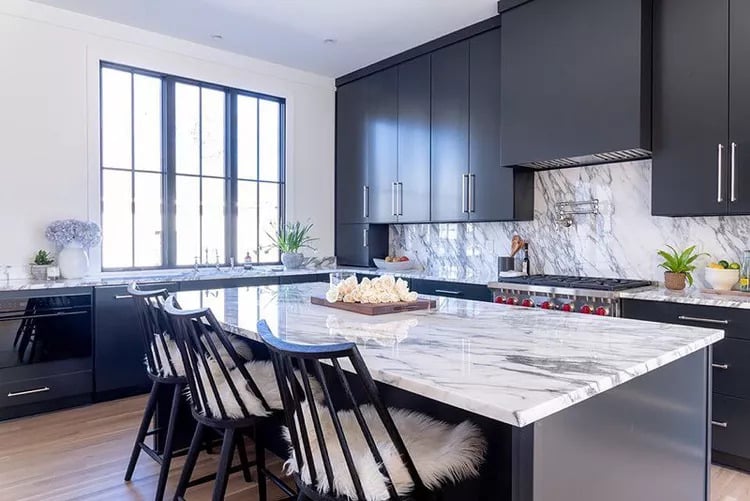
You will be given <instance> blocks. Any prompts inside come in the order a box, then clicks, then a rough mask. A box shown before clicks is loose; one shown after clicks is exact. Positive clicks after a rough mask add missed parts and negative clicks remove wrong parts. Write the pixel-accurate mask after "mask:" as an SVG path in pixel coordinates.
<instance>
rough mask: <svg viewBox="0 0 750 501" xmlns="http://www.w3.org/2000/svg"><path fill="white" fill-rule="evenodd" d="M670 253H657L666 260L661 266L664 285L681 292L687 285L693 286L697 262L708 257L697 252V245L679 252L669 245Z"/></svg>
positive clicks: (661, 251)
mask: <svg viewBox="0 0 750 501" xmlns="http://www.w3.org/2000/svg"><path fill="white" fill-rule="evenodd" d="M667 247H668V248H669V251H666V250H660V251H658V252H657V254H659V256H661V257H662V258H663V259H664V262H663V263H660V264H659V266H660V267H662V268H664V269H665V270H666V271H665V272H664V285H665V286H666V288H667V289H671V290H676V291H681V290H683V289H684V288H685V283H686V282H687V283H688V284H690V285H693V271H695V264H694V263H695V260H696V259H698V258H699V257H700V256H707V255H708V254H706V253H705V252H701V253H698V252H695V245H691V246H690V247H688V248H687V249H685V250H683V251H678V250H677V249H675V248H674V247H672V246H671V245H667Z"/></svg>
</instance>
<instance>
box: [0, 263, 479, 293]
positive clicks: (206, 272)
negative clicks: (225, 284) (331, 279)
mask: <svg viewBox="0 0 750 501" xmlns="http://www.w3.org/2000/svg"><path fill="white" fill-rule="evenodd" d="M334 271H339V272H350V273H369V274H379V275H382V274H385V273H390V274H391V275H395V276H397V277H405V278H418V279H423V280H438V281H454V282H462V283H469V284H480V285H486V284H487V283H488V282H490V281H491V280H492V277H477V276H472V275H468V276H467V275H463V274H462V273H457V274H454V275H452V276H434V275H430V274H428V273H426V272H424V271H421V270H406V271H398V272H393V271H385V270H379V269H377V268H353V267H340V268H339V267H328V268H302V269H297V270H284V269H280V267H278V266H257V267H254V268H253V269H251V270H243V269H242V268H235V269H234V270H229V268H222V269H221V270H216V269H215V268H202V269H200V271H198V272H197V273H196V272H195V271H194V270H193V269H174V270H150V271H134V272H122V273H99V274H92V275H90V276H87V277H84V278H80V279H74V280H64V279H61V280H32V279H30V278H27V279H11V280H0V292H3V291H21V290H39V289H61V288H68V287H100V286H105V285H126V284H128V283H130V282H132V281H133V280H136V281H138V282H141V283H154V282H190V281H197V280H231V279H242V278H262V277H288V276H299V275H316V274H321V273H331V272H334Z"/></svg>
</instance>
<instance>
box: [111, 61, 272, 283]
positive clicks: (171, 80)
mask: <svg viewBox="0 0 750 501" xmlns="http://www.w3.org/2000/svg"><path fill="white" fill-rule="evenodd" d="M105 68H108V69H113V70H119V71H125V72H130V73H131V74H132V75H136V74H139V75H144V76H148V77H153V78H159V79H160V80H161V86H162V99H161V101H162V102H161V107H162V110H161V113H162V115H161V116H162V124H161V129H162V131H161V132H162V134H161V135H162V138H161V141H162V143H161V154H162V155H161V156H162V158H161V167H162V170H161V172H160V174H161V175H162V205H161V220H162V221H161V222H162V224H161V226H162V233H161V250H162V264H161V265H160V266H129V267H109V268H105V267H104V255H103V249H102V271H105V272H112V271H114V272H117V271H138V270H161V269H177V268H190V267H192V266H193V265H192V264H191V265H188V264H182V265H177V233H176V204H175V197H176V180H177V176H178V175H180V176H190V175H189V174H177V172H176V167H175V151H176V150H175V142H176V140H175V138H176V134H175V128H176V127H175V84H176V83H184V84H188V85H194V86H197V87H199V88H207V89H213V90H219V91H222V92H224V94H225V108H224V120H225V129H224V130H225V134H224V136H225V138H224V139H225V155H224V179H225V204H224V227H225V228H224V256H223V262H222V263H220V264H221V265H223V266H228V265H229V264H230V258H231V257H234V258H235V264H241V263H242V261H243V260H244V257H245V256H243V255H234V254H235V252H239V251H238V250H237V224H238V206H237V198H238V168H237V147H238V145H237V134H236V130H237V97H238V96H247V97H250V98H254V99H258V100H259V103H260V100H266V101H271V102H275V103H277V104H278V105H279V131H278V134H279V136H278V137H279V152H278V153H279V176H278V181H268V180H263V179H260V175H258V176H257V178H258V179H254V180H250V181H254V182H256V188H257V191H256V193H257V201H258V208H259V209H260V196H259V195H260V186H261V185H263V184H272V185H277V188H278V200H279V218H278V221H277V224H278V225H283V224H284V222H285V221H286V99H285V98H283V97H278V96H273V95H270V94H264V93H260V92H254V91H248V90H244V89H239V88H236V87H230V86H227V85H221V84H216V83H212V82H206V81H202V80H196V79H192V78H187V77H181V76H177V75H172V74H168V73H163V72H158V71H153V70H147V69H143V68H138V67H135V66H130V65H125V64H120V63H114V62H110V61H104V60H101V61H100V62H99V199H100V200H99V202H100V203H99V213H100V217H102V215H103V212H104V190H103V189H102V186H103V178H104V171H105V170H121V171H123V170H124V169H113V168H112V167H106V166H105V165H104V156H103V146H104V141H103V137H104V126H103V121H102V116H103V115H102V111H103V110H102V107H103V99H102V95H103V94H102V91H103V86H102V84H103V82H102V75H103V70H104V69H105ZM131 82H132V77H131ZM131 92H132V86H131ZM131 95H132V94H131ZM134 108H135V104H134V103H132V102H131V138H133V137H134V136H133V132H132V129H133V127H134V126H135V125H134V123H133V121H132V113H133V110H134ZM201 112H202V110H201ZM257 115H258V119H257V120H258V121H259V120H260V118H259V116H260V112H258V114H257ZM260 134H261V131H260V124H259V123H258V126H257V127H256V144H257V146H258V151H260ZM131 148H134V144H131ZM258 155H259V153H258ZM134 161H135V159H134V158H133V162H134ZM258 170H260V167H259V164H258ZM131 172H140V171H136V170H135V168H134V164H133V165H131ZM150 172H153V173H155V172H154V171H150ZM192 176H193V177H197V178H198V179H202V178H203V173H202V172H199V174H198V175H192ZM206 177H209V178H217V177H216V176H206ZM243 180H244V178H243ZM202 211H203V208H202V207H200V212H201V214H202ZM131 212H132V213H133V214H135V193H133V194H132V197H131ZM132 224H133V230H134V229H135V218H133V222H132ZM256 224H257V228H258V231H259V232H260V229H261V225H260V210H258V215H257V221H256ZM102 231H103V232H104V231H106V229H105V228H104V227H102ZM260 241H261V235H260V234H259V235H258V247H257V248H256V249H254V251H253V252H254V253H255V254H256V258H257V261H254V262H253V264H258V265H278V264H280V262H281V255H280V253H276V254H275V257H276V259H275V260H273V261H262V260H261V257H262V256H264V255H267V253H264V252H263V251H262V249H261V247H260ZM136 245H137V242H136V239H135V231H133V241H132V246H133V250H135V246H136ZM201 248H202V246H201ZM271 255H273V254H271ZM220 257H221V256H220ZM212 258H213V256H209V259H208V261H209V262H210V264H212V265H213V264H214V262H213V261H212ZM204 260H205V256H201V260H200V261H201V263H202V264H203V265H208V264H209V262H205V263H204V262H203V261H204ZM134 263H135V252H133V264H134Z"/></svg>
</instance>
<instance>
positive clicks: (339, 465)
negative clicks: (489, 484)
mask: <svg viewBox="0 0 750 501" xmlns="http://www.w3.org/2000/svg"><path fill="white" fill-rule="evenodd" d="M303 409H304V411H303V412H304V414H305V421H306V427H307V430H308V436H309V439H310V441H311V443H310V446H311V448H312V450H313V458H314V459H315V472H316V474H317V478H318V483H317V485H316V486H315V487H316V488H317V489H318V491H320V492H321V493H326V492H328V491H329V487H328V485H329V480H328V478H327V476H326V471H325V467H324V465H323V458H322V456H321V454H320V446H319V445H318V440H317V438H316V435H315V432H314V428H313V424H312V419H311V416H310V410H309V407H308V406H303ZM360 409H361V411H362V414H363V416H364V418H365V420H366V421H367V423H368V426H369V428H370V431H371V433H372V435H373V438H374V440H375V443H376V444H377V447H378V451H379V452H380V455H381V457H382V458H383V462H384V463H385V466H386V469H387V470H388V472H389V474H390V476H391V479H392V480H393V484H394V487H395V488H396V492H398V494H399V495H406V494H408V493H409V492H410V491H411V490H412V489H413V487H414V485H413V482H412V480H411V477H410V476H409V474H408V471H407V470H406V467H405V466H404V464H403V462H402V461H401V457H400V456H399V454H398V451H397V450H396V448H395V447H394V446H393V443H392V441H391V439H390V437H389V436H388V433H387V432H386V430H385V426H383V423H382V421H381V420H380V417H379V416H378V414H377V411H376V410H375V408H374V407H372V406H371V405H363V406H361V407H360ZM389 412H390V414H391V416H392V418H393V421H394V422H395V424H396V428H397V429H398V431H399V433H400V434H401V437H402V438H403V440H404V443H405V445H406V449H407V450H408V451H409V454H410V456H411V458H412V460H413V461H414V464H415V466H416V468H417V471H418V472H419V476H420V478H421V479H422V481H423V482H424V484H425V485H426V486H427V487H428V488H431V489H434V488H437V487H439V486H440V485H442V484H445V483H450V482H458V481H461V480H464V479H466V478H470V477H475V476H477V475H478V470H479V467H480V465H481V463H482V461H483V460H484V455H485V452H486V449H487V444H486V442H485V440H484V438H483V437H482V434H481V432H480V431H479V429H478V428H477V427H476V426H475V425H474V424H472V423H471V422H469V421H464V422H463V423H460V424H458V425H451V424H448V423H445V422H442V421H437V420H435V419H432V418H430V417H428V416H426V415H424V414H420V413H418V412H412V411H407V410H403V409H389ZM318 415H319V416H320V420H321V427H322V431H323V436H324V438H325V444H326V447H327V450H328V454H329V455H330V458H331V469H332V473H333V477H334V481H333V491H334V493H335V494H337V495H339V496H345V497H349V498H350V499H353V500H356V499H357V493H356V491H355V489H354V483H353V482H352V479H351V476H350V474H349V470H348V468H347V466H346V462H345V460H344V455H343V452H342V450H341V446H340V445H339V441H338V437H337V436H336V432H335V429H334V427H333V421H332V419H331V416H330V413H329V411H328V409H327V408H325V407H322V406H320V405H318ZM338 416H339V419H340V421H341V426H342V428H343V429H344V434H345V436H346V441H347V443H348V445H349V449H350V450H351V451H352V456H353V460H354V463H355V466H356V470H357V472H358V474H359V478H360V480H361V482H362V488H363V490H364V493H365V496H366V498H367V499H366V501H384V500H388V499H390V498H389V496H388V490H387V488H386V484H385V477H384V476H383V475H382V474H381V473H380V470H379V469H378V465H377V464H376V463H375V460H374V459H373V457H372V454H371V453H370V449H369V447H368V446H367V443H366V442H365V438H364V435H363V434H362V431H361V428H360V427H359V424H358V423H357V419H356V416H355V415H354V412H352V411H339V412H338ZM298 428H299V427H298ZM283 434H284V438H285V439H286V441H287V443H289V444H291V440H290V438H291V436H290V434H289V429H288V428H286V427H285V428H284V429H283ZM300 444H302V441H300ZM301 446H302V447H304V446H303V445H301ZM290 454H291V455H290V459H289V460H288V461H287V462H286V464H285V469H286V471H287V473H300V471H299V466H298V463H297V461H296V459H295V455H294V450H293V449H292V447H291V445H290ZM302 454H303V455H304V451H302ZM300 476H301V477H302V481H303V482H305V483H307V484H308V485H311V484H312V480H311V477H310V471H309V469H308V467H307V465H306V464H305V466H304V467H303V468H302V472H301V473H300ZM358 501H365V500H358Z"/></svg>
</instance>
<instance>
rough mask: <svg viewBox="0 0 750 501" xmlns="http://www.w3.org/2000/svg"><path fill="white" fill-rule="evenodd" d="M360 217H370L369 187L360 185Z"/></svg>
mask: <svg viewBox="0 0 750 501" xmlns="http://www.w3.org/2000/svg"><path fill="white" fill-rule="evenodd" d="M362 217H370V187H369V186H363V187H362Z"/></svg>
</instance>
